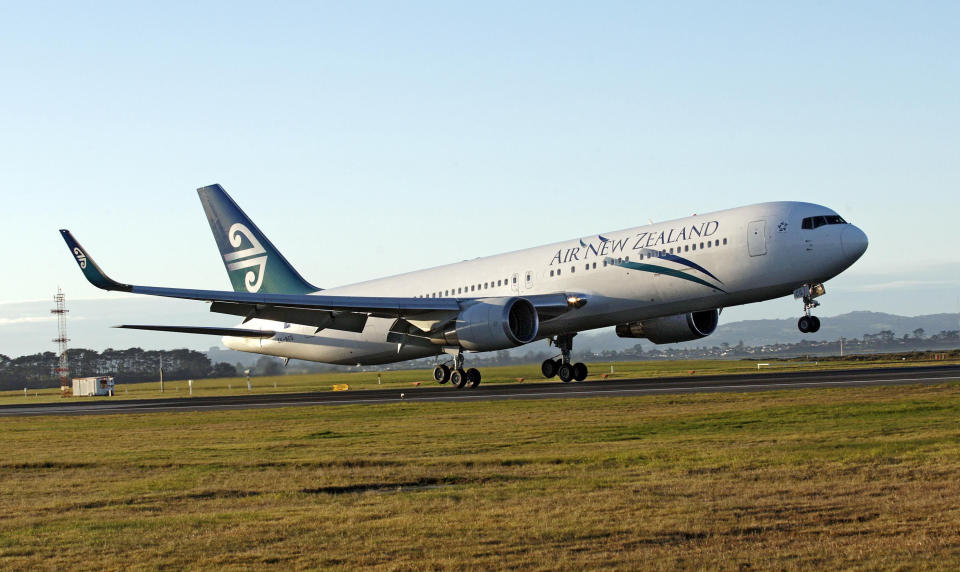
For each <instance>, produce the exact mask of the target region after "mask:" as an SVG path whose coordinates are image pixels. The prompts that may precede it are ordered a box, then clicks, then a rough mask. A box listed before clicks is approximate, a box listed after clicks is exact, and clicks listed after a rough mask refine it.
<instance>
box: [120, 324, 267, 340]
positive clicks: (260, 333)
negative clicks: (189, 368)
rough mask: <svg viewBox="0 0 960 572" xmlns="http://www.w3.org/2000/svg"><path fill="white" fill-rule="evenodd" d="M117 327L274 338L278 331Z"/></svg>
mask: <svg viewBox="0 0 960 572" xmlns="http://www.w3.org/2000/svg"><path fill="white" fill-rule="evenodd" d="M114 327H115V328H126V329H129V330H152V331H155V332H177V333H181V334H210V335H212V336H233V337H235V338H272V337H273V336H275V335H276V333H277V332H274V331H273V330H247V329H244V328H208V327H204V326H143V325H136V324H123V325H122V326H114Z"/></svg>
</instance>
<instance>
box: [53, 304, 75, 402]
mask: <svg viewBox="0 0 960 572" xmlns="http://www.w3.org/2000/svg"><path fill="white" fill-rule="evenodd" d="M64 299H65V296H64V295H63V291H62V290H61V289H60V287H59V286H58V287H57V295H56V296H54V297H53V301H54V302H55V303H56V304H57V307H56V308H54V309H52V310H50V313H51V314H56V315H57V326H58V330H57V333H58V335H57V337H56V338H54V340H53V341H54V342H56V343H57V353H59V354H60V362H59V363H58V364H57V368H56V370H54V371H56V373H57V376H58V377H59V378H60V395H62V396H64V397H66V396H67V395H69V394H70V390H71V387H70V383H69V381H70V364H68V363H67V342H69V341H70V339H69V338H67V312H69V311H70V310H67V308H66V307H65V304H64Z"/></svg>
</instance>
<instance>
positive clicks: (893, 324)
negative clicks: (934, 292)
mask: <svg viewBox="0 0 960 572" xmlns="http://www.w3.org/2000/svg"><path fill="white" fill-rule="evenodd" d="M820 318H821V320H822V326H821V327H820V331H819V332H817V333H815V334H802V333H800V331H799V330H797V318H783V319H767V320H743V321H739V322H730V323H729V324H725V323H723V315H722V314H721V316H720V326H719V327H718V328H717V331H716V332H714V334H713V335H711V336H707V337H706V338H703V339H700V340H695V341H692V342H685V343H681V344H668V345H667V346H665V347H700V346H708V347H712V346H719V345H721V344H724V343H727V344H730V345H731V346H734V345H737V344H738V343H740V341H743V343H744V344H746V345H748V346H761V345H764V344H773V343H796V342H799V341H801V340H811V341H813V340H837V339H839V338H840V337H841V336H842V337H844V338H848V339H850V338H862V337H863V335H864V334H875V333H877V332H880V331H883V330H891V331H893V332H894V333H895V334H896V337H898V338H901V337H903V335H904V334H908V335H909V336H910V337H913V332H914V330H916V329H918V328H922V329H923V330H924V335H925V336H930V335H932V334H936V333H938V332H940V331H943V330H947V331H949V330H957V329H960V314H929V315H926V316H897V315H895V314H885V313H883V312H850V313H848V314H840V315H839V316H820ZM637 343H640V344H642V346H643V347H645V348H647V347H652V346H654V344H652V343H651V342H649V341H647V340H644V339H625V338H618V337H617V335H616V334H615V333H614V332H613V329H612V328H605V329H603V330H597V331H596V332H585V333H582V334H580V335H579V336H577V338H576V340H575V341H574V348H575V349H577V350H587V351H592V352H597V351H602V350H618V351H619V350H624V349H627V348H630V347H633V346H634V345H636V344H637Z"/></svg>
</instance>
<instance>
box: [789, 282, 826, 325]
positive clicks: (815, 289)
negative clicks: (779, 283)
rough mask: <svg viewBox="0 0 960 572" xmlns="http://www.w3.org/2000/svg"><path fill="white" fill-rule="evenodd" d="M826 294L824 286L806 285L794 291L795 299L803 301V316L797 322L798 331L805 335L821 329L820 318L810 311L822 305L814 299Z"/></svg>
mask: <svg viewBox="0 0 960 572" xmlns="http://www.w3.org/2000/svg"><path fill="white" fill-rule="evenodd" d="M826 292H827V291H826V289H825V288H824V287H823V284H812V285H811V284H804V285H803V286H801V287H800V288H797V289H796V290H794V292H793V297H794V298H802V299H803V316H800V319H799V320H797V329H798V330H800V331H801V332H803V333H804V334H808V333H809V334H812V333H814V332H816V331H818V330H819V329H820V318H818V317H816V316H812V315H810V310H813V309H814V308H816V307H817V306H819V305H820V302H817V301H816V300H814V298H817V297H819V296H823V295H824V294H826Z"/></svg>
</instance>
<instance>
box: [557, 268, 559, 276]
mask: <svg viewBox="0 0 960 572" xmlns="http://www.w3.org/2000/svg"><path fill="white" fill-rule="evenodd" d="M557 276H560V269H559V268H557Z"/></svg>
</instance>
